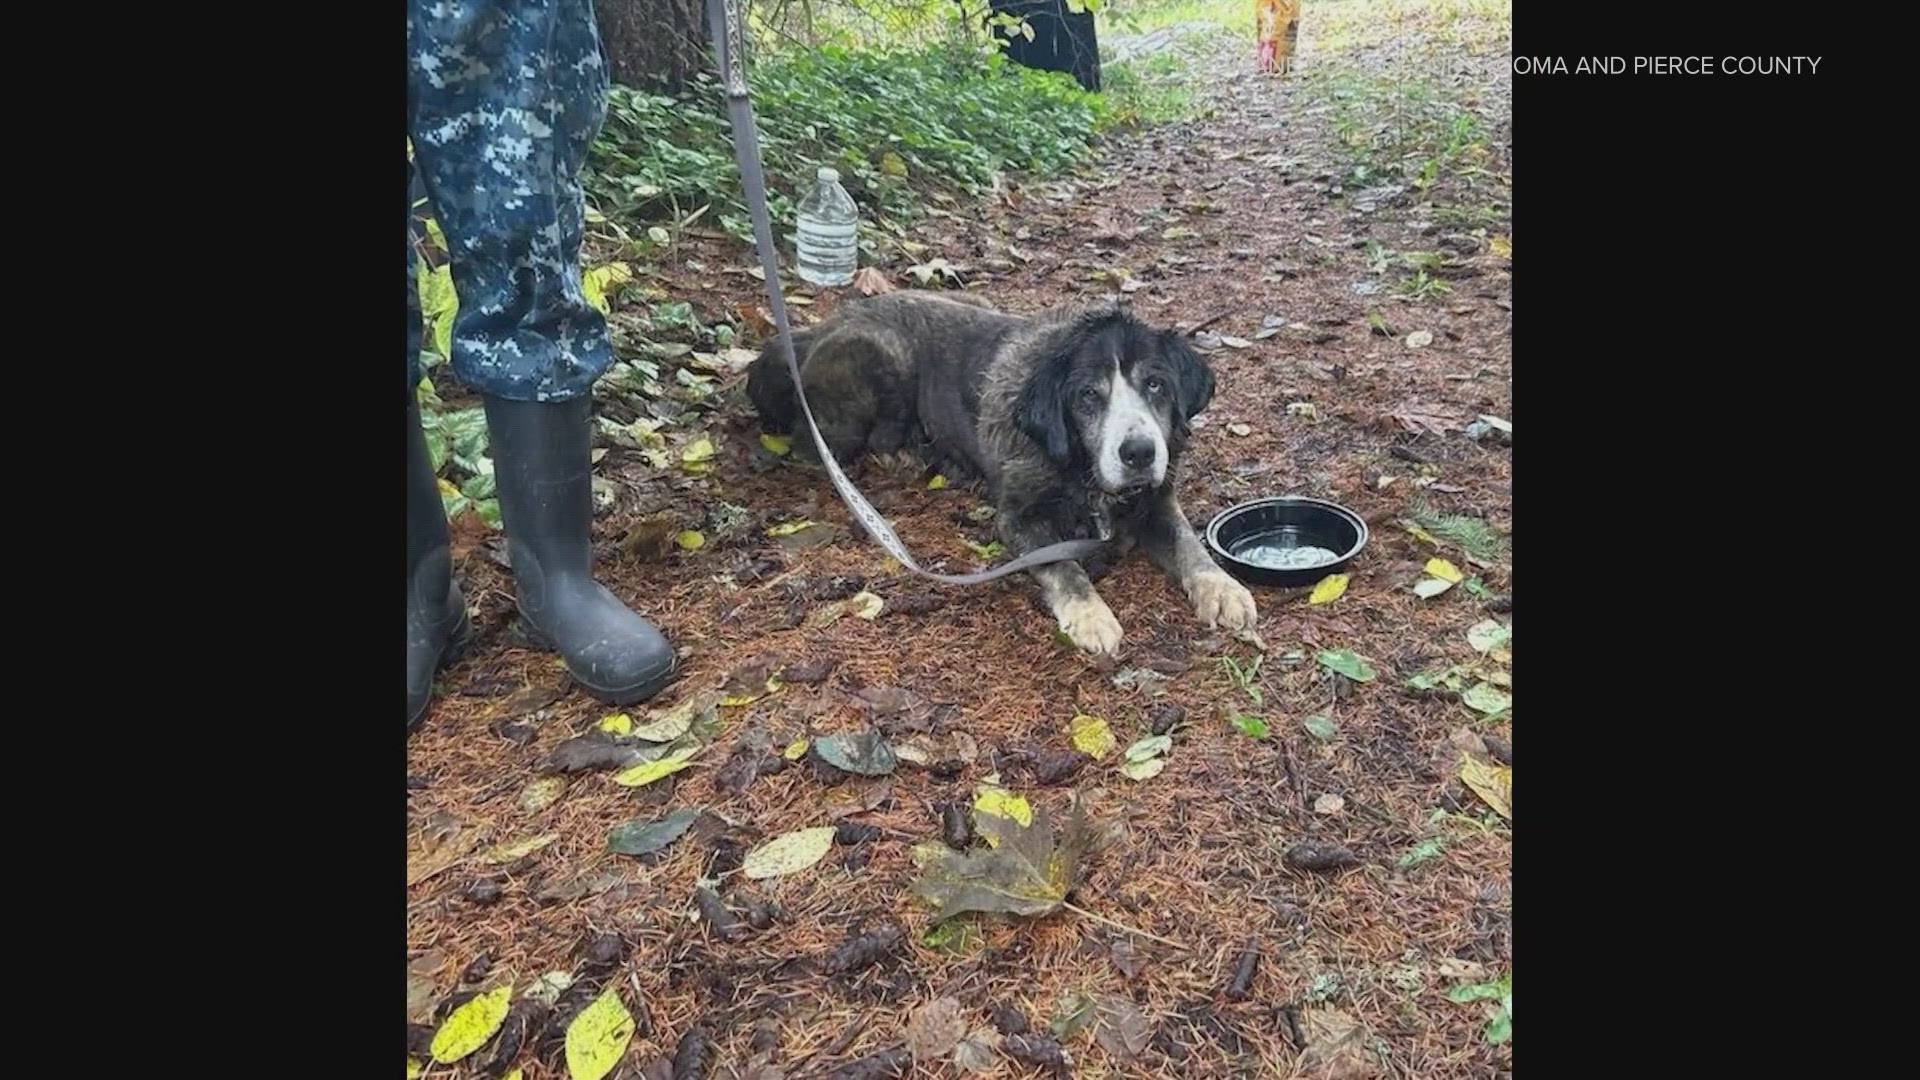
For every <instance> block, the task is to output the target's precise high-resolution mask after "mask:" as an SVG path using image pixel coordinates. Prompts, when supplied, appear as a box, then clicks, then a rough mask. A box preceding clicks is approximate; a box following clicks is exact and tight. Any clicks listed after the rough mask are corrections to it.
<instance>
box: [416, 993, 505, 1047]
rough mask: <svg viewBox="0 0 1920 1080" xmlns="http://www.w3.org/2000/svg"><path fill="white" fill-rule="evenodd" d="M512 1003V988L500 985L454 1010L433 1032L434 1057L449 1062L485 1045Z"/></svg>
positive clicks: (497, 1028)
mask: <svg viewBox="0 0 1920 1080" xmlns="http://www.w3.org/2000/svg"><path fill="white" fill-rule="evenodd" d="M512 1002H513V987H512V986H499V987H495V988H494V989H492V990H489V991H487V992H486V993H484V994H481V995H479V996H478V997H475V998H474V999H473V1000H471V1001H469V1002H467V1003H466V1004H464V1005H462V1006H460V1007H459V1008H457V1009H455V1010H453V1012H451V1013H449V1014H448V1015H447V1019H446V1022H444V1023H442V1024H441V1025H440V1030H439V1031H436V1032H434V1033H433V1048H432V1053H433V1060H435V1061H437V1062H439V1063H440V1064H442V1065H450V1064H452V1063H453V1062H456V1061H459V1060H460V1059H461V1058H463V1057H466V1056H467V1055H468V1054H471V1053H473V1052H474V1051H475V1050H478V1049H480V1048H481V1047H482V1046H485V1045H487V1040H488V1039H491V1038H493V1033H494V1032H496V1031H499V1030H500V1023H501V1021H503V1020H505V1019H506V1018H507V1007H508V1006H509V1005H511V1004H512Z"/></svg>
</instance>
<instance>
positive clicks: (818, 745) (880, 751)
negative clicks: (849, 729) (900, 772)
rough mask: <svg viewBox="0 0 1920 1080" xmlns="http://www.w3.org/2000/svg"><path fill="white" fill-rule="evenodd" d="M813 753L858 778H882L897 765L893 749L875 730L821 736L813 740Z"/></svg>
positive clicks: (897, 759)
mask: <svg viewBox="0 0 1920 1080" xmlns="http://www.w3.org/2000/svg"><path fill="white" fill-rule="evenodd" d="M813 752H814V753H815V754H818V755H819V756H820V760H822V761H824V762H826V763H827V764H829V765H831V766H833V767H834V768H836V769H841V770H844V771H846V772H850V773H855V774H857V775H860V776H885V775H886V774H888V773H890V772H892V771H893V770H894V768H895V766H897V765H898V764H899V758H898V757H896V756H895V755H894V752H893V747H892V746H890V745H888V743H887V740H886V738H885V736H883V735H881V734H880V729H878V728H868V729H867V730H865V731H861V732H857V733H854V734H838V735H822V736H820V737H819V738H817V739H815V740H813Z"/></svg>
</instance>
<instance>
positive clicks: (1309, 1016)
mask: <svg viewBox="0 0 1920 1080" xmlns="http://www.w3.org/2000/svg"><path fill="white" fill-rule="evenodd" d="M1300 1034H1301V1036H1302V1037H1303V1038H1304V1039H1305V1040H1306V1043H1307V1045H1306V1047H1305V1048H1304V1049H1303V1050H1302V1051H1301V1054H1300V1068H1301V1070H1302V1072H1303V1073H1304V1075H1307V1076H1311V1077H1314V1078H1315V1080H1373V1078H1374V1077H1377V1076H1379V1075H1381V1073H1380V1063H1379V1060H1378V1059H1377V1058H1376V1057H1375V1056H1374V1053H1373V1048H1372V1046H1371V1045H1370V1043H1371V1041H1372V1040H1371V1039H1370V1037H1369V1036H1368V1034H1367V1029H1366V1028H1365V1027H1362V1026H1361V1024H1360V1021H1358V1020H1356V1019H1354V1018H1353V1017H1352V1016H1349V1015H1348V1014H1346V1013H1344V1012H1341V1011H1340V1010H1339V1009H1305V1010H1303V1011H1302V1012H1301V1014H1300Z"/></svg>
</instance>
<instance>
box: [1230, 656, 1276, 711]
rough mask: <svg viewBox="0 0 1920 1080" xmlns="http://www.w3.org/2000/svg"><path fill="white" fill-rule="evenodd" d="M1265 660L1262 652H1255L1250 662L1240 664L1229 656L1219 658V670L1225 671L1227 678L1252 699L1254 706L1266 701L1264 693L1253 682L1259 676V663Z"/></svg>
mask: <svg viewBox="0 0 1920 1080" xmlns="http://www.w3.org/2000/svg"><path fill="white" fill-rule="evenodd" d="M1265 660H1266V656H1265V655H1264V654H1256V655H1255V656H1254V658H1253V662H1252V663H1251V664H1242V663H1240V662H1239V661H1237V660H1235V659H1234V658H1233V657H1231V656H1223V657H1221V658H1220V668H1221V670H1222V671H1225V672H1226V673H1227V678H1229V679H1231V680H1233V685H1234V687H1235V689H1238V690H1239V691H1241V692H1242V693H1244V694H1246V695H1247V697H1248V698H1250V699H1252V701H1253V704H1254V707H1255V708H1259V707H1260V706H1262V705H1265V704H1266V703H1267V696H1266V693H1265V692H1264V691H1262V690H1261V689H1260V687H1259V686H1257V685H1255V683H1254V680H1255V679H1257V678H1259V677H1260V665H1261V663H1263V662H1264V661H1265Z"/></svg>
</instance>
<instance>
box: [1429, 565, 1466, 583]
mask: <svg viewBox="0 0 1920 1080" xmlns="http://www.w3.org/2000/svg"><path fill="white" fill-rule="evenodd" d="M1427 573H1429V574H1432V575H1433V576H1434V577H1437V578H1441V579H1443V580H1445V581H1447V582H1450V583H1452V584H1454V585H1458V584H1460V582H1462V581H1464V580H1466V576H1467V575H1465V574H1463V573H1461V572H1460V568H1459V567H1457V566H1455V565H1453V564H1452V563H1450V562H1448V561H1447V560H1445V559H1428V560H1427Z"/></svg>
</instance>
